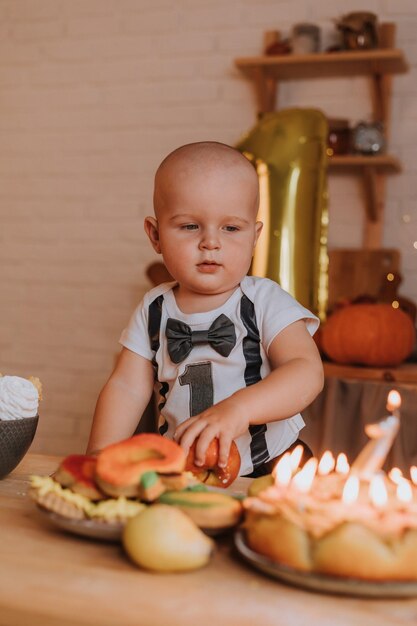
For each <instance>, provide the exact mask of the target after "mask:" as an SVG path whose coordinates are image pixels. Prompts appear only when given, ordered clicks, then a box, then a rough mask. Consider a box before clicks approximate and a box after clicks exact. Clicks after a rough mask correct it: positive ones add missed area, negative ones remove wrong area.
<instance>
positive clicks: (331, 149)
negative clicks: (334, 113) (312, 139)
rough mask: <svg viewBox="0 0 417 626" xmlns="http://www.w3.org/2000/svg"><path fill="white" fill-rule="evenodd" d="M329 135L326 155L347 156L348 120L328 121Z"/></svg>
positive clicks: (349, 138) (348, 144) (349, 147)
mask: <svg viewBox="0 0 417 626" xmlns="http://www.w3.org/2000/svg"><path fill="white" fill-rule="evenodd" d="M328 123H329V134H328V137H327V154H328V155H329V156H333V154H348V153H349V152H350V149H351V134H350V128H349V120H345V119H333V118H332V119H328Z"/></svg>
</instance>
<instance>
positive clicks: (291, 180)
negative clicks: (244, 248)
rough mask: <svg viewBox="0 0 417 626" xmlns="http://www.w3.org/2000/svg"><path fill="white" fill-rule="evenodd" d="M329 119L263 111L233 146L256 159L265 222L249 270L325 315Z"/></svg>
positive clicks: (318, 113)
mask: <svg viewBox="0 0 417 626" xmlns="http://www.w3.org/2000/svg"><path fill="white" fill-rule="evenodd" d="M327 133H328V126H327V120H326V118H325V116H324V115H323V113H322V112H321V111H318V110H316V109H283V110H281V111H277V112H275V113H267V114H265V115H264V116H263V117H262V119H261V120H260V121H259V123H258V124H257V125H256V126H255V127H254V128H253V129H252V130H250V131H249V133H248V134H247V135H246V136H245V137H243V139H242V140H241V141H240V142H239V143H238V145H237V146H236V147H237V148H238V149H239V150H241V151H242V152H243V153H244V154H245V156H246V157H247V158H248V159H249V160H250V161H252V162H253V163H254V165H255V167H256V169H257V172H258V176H259V184H260V194H261V199H260V208H259V215H258V219H260V220H261V221H262V222H263V223H264V227H263V231H262V233H261V236H260V238H259V241H258V244H257V246H256V249H255V255H254V258H253V262H252V267H251V273H252V274H254V275H255V276H263V277H267V278H271V279H272V280H275V281H276V282H278V283H279V284H280V285H281V287H282V288H283V289H285V290H286V291H288V292H289V293H290V294H291V295H292V296H294V298H296V299H297V300H298V301H299V302H301V304H303V305H304V306H305V307H307V308H308V309H310V310H312V311H313V312H315V313H317V314H318V315H319V316H320V317H321V318H322V319H324V317H325V311H326V304H327V285H328V274H327V270H328V257H327V224H328V213H327V185H326V169H327V157H326V147H327Z"/></svg>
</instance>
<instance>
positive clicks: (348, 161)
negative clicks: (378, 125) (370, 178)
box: [329, 154, 402, 173]
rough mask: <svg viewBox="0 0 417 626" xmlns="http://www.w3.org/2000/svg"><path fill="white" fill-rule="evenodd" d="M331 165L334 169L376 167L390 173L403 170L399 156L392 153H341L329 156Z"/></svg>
mask: <svg viewBox="0 0 417 626" xmlns="http://www.w3.org/2000/svg"><path fill="white" fill-rule="evenodd" d="M329 167H330V168H332V169H335V170H336V169H337V170H339V169H344V168H352V167H357V168H364V167H374V168H377V169H378V170H382V171H384V172H390V173H399V172H401V171H402V167H401V162H400V161H399V159H397V157H395V156H392V155H390V154H376V155H370V156H365V155H360V154H343V155H342V154H340V155H334V156H331V157H329Z"/></svg>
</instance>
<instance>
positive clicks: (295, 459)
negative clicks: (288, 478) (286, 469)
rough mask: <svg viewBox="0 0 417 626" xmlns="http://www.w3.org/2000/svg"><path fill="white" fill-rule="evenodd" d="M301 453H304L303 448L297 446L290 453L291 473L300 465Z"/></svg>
mask: <svg viewBox="0 0 417 626" xmlns="http://www.w3.org/2000/svg"><path fill="white" fill-rule="evenodd" d="M303 451H304V448H303V446H301V445H298V446H296V447H295V448H294V450H293V451H292V452H291V456H290V464H291V469H292V471H293V473H294V472H295V471H296V470H297V469H298V466H299V465H300V462H301V457H302V456H303Z"/></svg>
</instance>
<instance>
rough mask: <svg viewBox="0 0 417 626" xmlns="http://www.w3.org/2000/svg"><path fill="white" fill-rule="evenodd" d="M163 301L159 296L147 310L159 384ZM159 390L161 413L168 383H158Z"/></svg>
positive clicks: (161, 429) (163, 427) (163, 430)
mask: <svg viewBox="0 0 417 626" xmlns="http://www.w3.org/2000/svg"><path fill="white" fill-rule="evenodd" d="M163 301H164V296H163V295H162V294H161V295H160V296H158V297H157V298H155V300H153V302H151V304H150V305H149V309H148V314H149V316H148V334H149V341H150V345H151V350H152V352H153V357H152V365H153V369H154V378H155V380H156V381H158V382H160V381H159V380H158V363H157V360H156V353H157V352H158V350H159V343H160V342H159V332H160V329H161V317H162V303H163ZM160 385H161V388H160V390H159V393H160V395H161V397H162V402H160V404H158V410H159V411H161V409H162V408H163V407H164V406H165V403H166V396H167V393H168V391H169V386H168V383H166V382H163V383H160ZM158 430H159V434H160V435H164V434H165V433H166V431H167V430H168V423H167V422H166V421H165V422H164V423H163V424H162V425H161V426H160V427H159V429H158Z"/></svg>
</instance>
